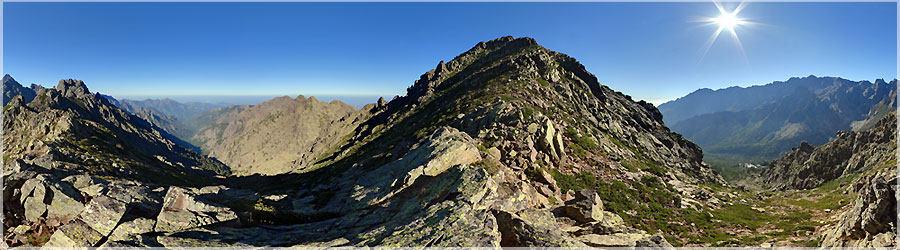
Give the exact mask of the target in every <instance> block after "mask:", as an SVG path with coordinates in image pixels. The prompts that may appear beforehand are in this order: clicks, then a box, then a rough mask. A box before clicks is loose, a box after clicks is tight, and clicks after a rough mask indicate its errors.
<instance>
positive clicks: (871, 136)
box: [756, 112, 897, 190]
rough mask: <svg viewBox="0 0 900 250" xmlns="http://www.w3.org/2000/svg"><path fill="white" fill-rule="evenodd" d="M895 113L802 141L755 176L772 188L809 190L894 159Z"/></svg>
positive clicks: (763, 184) (895, 138) (762, 183)
mask: <svg viewBox="0 0 900 250" xmlns="http://www.w3.org/2000/svg"><path fill="white" fill-rule="evenodd" d="M896 124H897V118H896V112H894V113H891V114H889V115H887V116H885V117H884V118H882V120H881V121H879V123H878V125H876V126H875V127H873V128H871V129H868V130H864V131H841V132H839V133H838V134H837V136H836V137H835V138H834V139H833V140H831V141H830V142H828V143H826V144H824V145H822V146H819V147H813V146H811V145H809V144H807V143H801V144H800V146H799V147H795V148H794V149H793V150H791V151H790V152H788V153H786V154H785V155H784V156H782V157H781V158H779V159H777V160H775V161H773V162H772V163H771V164H769V166H768V167H766V168H765V169H764V171H763V172H761V173H759V174H758V175H757V176H756V179H757V180H758V182H759V183H760V184H761V185H762V186H764V187H766V188H771V189H778V190H785V189H809V188H814V187H817V186H819V185H822V184H823V183H825V182H827V181H830V180H834V179H837V178H839V177H841V176H848V175H850V174H854V173H860V172H863V171H866V170H870V169H872V168H873V167H874V166H877V165H879V164H882V163H883V162H884V161H887V160H888V159H893V158H895V155H896V153H895V152H896V148H897V144H896V140H897V125H896Z"/></svg>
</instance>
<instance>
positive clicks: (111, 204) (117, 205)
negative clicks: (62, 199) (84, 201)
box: [79, 196, 126, 236]
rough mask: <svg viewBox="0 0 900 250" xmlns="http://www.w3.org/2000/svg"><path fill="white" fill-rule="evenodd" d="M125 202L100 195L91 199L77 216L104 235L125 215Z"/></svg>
mask: <svg viewBox="0 0 900 250" xmlns="http://www.w3.org/2000/svg"><path fill="white" fill-rule="evenodd" d="M125 207H126V204H125V203H124V202H121V201H118V200H115V199H112V198H109V197H107V196H100V197H97V198H94V199H93V200H91V202H90V203H88V205H87V207H85V208H84V211H82V212H81V215H79V218H80V219H81V220H82V221H84V222H85V223H86V224H87V225H88V226H90V227H91V228H93V229H94V230H95V231H97V232H99V233H100V234H102V235H104V236H106V235H109V233H111V232H112V231H113V229H115V228H116V225H118V224H119V221H120V220H121V219H122V216H123V215H125Z"/></svg>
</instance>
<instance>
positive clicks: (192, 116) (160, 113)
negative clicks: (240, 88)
mask: <svg viewBox="0 0 900 250" xmlns="http://www.w3.org/2000/svg"><path fill="white" fill-rule="evenodd" d="M104 97H105V98H106V99H107V100H108V101H109V102H110V103H112V104H113V105H115V106H116V107H119V108H121V109H122V110H125V111H128V112H129V113H131V114H134V115H135V116H137V117H140V118H141V119H144V120H147V121H148V122H150V124H153V125H154V126H156V127H159V128H161V129H163V130H164V131H166V132H167V133H169V134H172V135H175V136H176V137H178V138H180V139H182V140H188V139H190V138H191V137H193V136H194V134H195V133H197V130H198V129H200V128H201V127H203V126H206V125H207V124H208V122H209V121H206V120H201V119H199V117H200V116H201V114H203V113H204V112H207V111H210V110H213V109H216V108H221V107H225V106H227V105H225V104H212V103H199V102H189V103H180V102H176V101H173V100H171V99H147V100H143V101H135V100H128V99H125V100H117V99H116V98H114V97H112V96H104Z"/></svg>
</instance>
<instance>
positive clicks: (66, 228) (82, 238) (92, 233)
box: [44, 220, 103, 247]
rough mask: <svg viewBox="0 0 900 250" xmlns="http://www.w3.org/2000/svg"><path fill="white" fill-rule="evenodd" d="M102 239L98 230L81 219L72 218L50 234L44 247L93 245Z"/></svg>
mask: <svg viewBox="0 0 900 250" xmlns="http://www.w3.org/2000/svg"><path fill="white" fill-rule="evenodd" d="M102 239H103V235H102V234H100V232H97V231H96V230H94V229H92V228H91V227H90V226H88V224H87V223H85V222H84V221H81V220H73V221H71V222H69V223H66V224H65V225H63V226H60V227H59V228H57V229H56V232H53V235H51V236H50V240H49V241H47V243H46V244H44V246H45V247H95V246H97V244H98V243H100V241H101V240H102Z"/></svg>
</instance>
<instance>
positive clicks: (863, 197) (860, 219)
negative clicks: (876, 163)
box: [822, 166, 897, 247]
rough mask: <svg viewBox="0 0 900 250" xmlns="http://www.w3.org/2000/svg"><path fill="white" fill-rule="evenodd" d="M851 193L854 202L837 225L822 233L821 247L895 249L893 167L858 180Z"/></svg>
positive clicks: (895, 212)
mask: <svg viewBox="0 0 900 250" xmlns="http://www.w3.org/2000/svg"><path fill="white" fill-rule="evenodd" d="M851 192H852V193H856V194H857V195H856V198H855V199H854V200H853V202H852V203H850V205H849V209H848V210H847V211H846V212H844V213H843V214H841V216H840V219H839V220H838V222H837V224H835V225H833V226H830V227H829V228H828V230H826V232H825V235H824V237H823V238H824V239H823V240H822V246H823V247H889V246H897V235H896V232H897V225H896V223H897V171H896V166H889V167H888V168H885V169H882V170H881V171H878V172H876V173H874V174H870V175H867V176H863V177H860V178H859V179H857V180H856V181H855V183H854V185H853V186H852V187H851Z"/></svg>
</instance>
